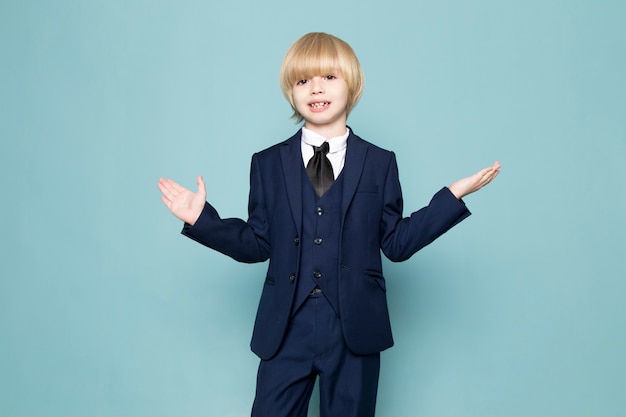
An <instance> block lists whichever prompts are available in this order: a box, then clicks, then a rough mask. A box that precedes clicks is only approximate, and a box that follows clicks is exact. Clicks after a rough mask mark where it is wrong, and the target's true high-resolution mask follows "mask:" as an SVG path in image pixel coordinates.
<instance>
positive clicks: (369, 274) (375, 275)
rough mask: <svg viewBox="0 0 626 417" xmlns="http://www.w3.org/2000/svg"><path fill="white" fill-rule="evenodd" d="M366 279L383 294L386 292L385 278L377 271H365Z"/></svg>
mask: <svg viewBox="0 0 626 417" xmlns="http://www.w3.org/2000/svg"><path fill="white" fill-rule="evenodd" d="M365 277H366V279H368V280H370V281H374V282H375V283H376V284H378V286H379V287H380V289H381V290H383V292H387V284H386V283H385V277H383V274H382V273H381V272H379V271H373V270H366V271H365Z"/></svg>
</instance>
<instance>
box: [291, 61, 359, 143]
mask: <svg viewBox="0 0 626 417" xmlns="http://www.w3.org/2000/svg"><path fill="white" fill-rule="evenodd" d="M292 94H293V102H294V106H295V107H296V110H297V111H298V112H299V113H300V114H301V115H302V117H303V118H304V120H305V126H306V128H307V129H311V130H313V131H315V132H317V133H319V134H320V135H322V136H324V137H327V138H330V137H334V136H339V135H343V134H344V133H345V131H346V119H347V117H348V113H347V104H348V85H347V84H346V81H345V80H344V79H343V78H342V77H341V75H339V73H338V72H337V73H333V74H327V75H323V76H315V77H312V78H309V79H303V80H300V81H298V82H296V85H294V87H293V93H292Z"/></svg>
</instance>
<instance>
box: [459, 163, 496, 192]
mask: <svg viewBox="0 0 626 417" xmlns="http://www.w3.org/2000/svg"><path fill="white" fill-rule="evenodd" d="M499 173H500V162H496V163H494V164H493V165H492V166H490V167H487V168H485V169H482V170H480V171H478V172H477V173H475V174H474V175H471V176H469V177H466V178H462V179H460V180H458V181H456V182H455V183H454V184H452V185H451V186H449V187H448V188H449V189H450V191H451V192H452V194H454V196H455V197H456V198H458V199H459V200H460V199H461V198H463V197H465V196H466V195H468V194H471V193H473V192H475V191H478V190H480V189H481V188H483V187H484V186H485V185H487V184H489V183H490V182H491V181H492V180H493V179H494V178H495V177H497V176H498V174H499Z"/></svg>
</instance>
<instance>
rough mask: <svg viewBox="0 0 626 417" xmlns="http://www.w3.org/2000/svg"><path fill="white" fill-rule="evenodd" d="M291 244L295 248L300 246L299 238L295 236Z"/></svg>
mask: <svg viewBox="0 0 626 417" xmlns="http://www.w3.org/2000/svg"><path fill="white" fill-rule="evenodd" d="M293 244H294V245H296V246H298V245H299V244H300V238H299V237H298V236H296V237H295V238H294V239H293Z"/></svg>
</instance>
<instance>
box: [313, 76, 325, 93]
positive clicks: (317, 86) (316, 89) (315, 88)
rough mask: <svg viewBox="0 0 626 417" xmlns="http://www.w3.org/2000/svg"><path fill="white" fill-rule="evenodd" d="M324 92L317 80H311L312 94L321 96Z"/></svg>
mask: <svg viewBox="0 0 626 417" xmlns="http://www.w3.org/2000/svg"><path fill="white" fill-rule="evenodd" d="M323 92H324V89H323V87H322V83H320V81H319V80H316V79H313V80H311V94H320V93H323Z"/></svg>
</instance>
